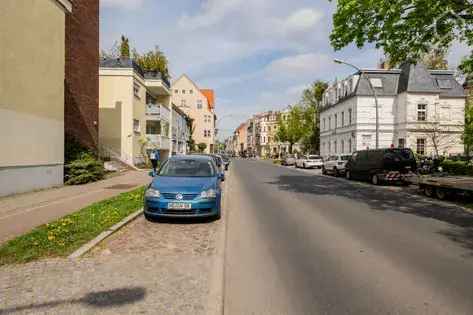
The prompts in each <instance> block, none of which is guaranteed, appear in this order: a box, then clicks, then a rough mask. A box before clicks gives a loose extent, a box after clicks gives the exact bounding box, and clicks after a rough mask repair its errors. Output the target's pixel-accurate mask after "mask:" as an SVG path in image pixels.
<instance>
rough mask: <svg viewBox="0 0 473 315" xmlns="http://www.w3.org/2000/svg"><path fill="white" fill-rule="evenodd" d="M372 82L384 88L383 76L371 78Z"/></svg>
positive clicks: (375, 85) (375, 86)
mask: <svg viewBox="0 0 473 315" xmlns="http://www.w3.org/2000/svg"><path fill="white" fill-rule="evenodd" d="M370 82H371V85H372V86H373V87H374V88H382V87H383V80H382V79H381V78H371V79H370Z"/></svg>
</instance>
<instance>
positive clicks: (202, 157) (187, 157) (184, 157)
mask: <svg viewBox="0 0 473 315" xmlns="http://www.w3.org/2000/svg"><path fill="white" fill-rule="evenodd" d="M169 160H203V161H212V157H211V156H208V155H197V154H195V155H194V154H192V155H174V156H171V157H170V158H169Z"/></svg>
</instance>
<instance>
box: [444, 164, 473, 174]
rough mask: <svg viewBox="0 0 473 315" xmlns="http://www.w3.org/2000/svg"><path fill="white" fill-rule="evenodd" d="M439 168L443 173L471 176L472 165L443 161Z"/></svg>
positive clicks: (472, 171) (472, 172)
mask: <svg viewBox="0 0 473 315" xmlns="http://www.w3.org/2000/svg"><path fill="white" fill-rule="evenodd" d="M440 166H442V168H443V170H444V171H445V172H447V173H449V174H452V175H468V176H473V164H470V163H467V162H462V161H452V160H444V161H443V162H442V163H441V164H440Z"/></svg>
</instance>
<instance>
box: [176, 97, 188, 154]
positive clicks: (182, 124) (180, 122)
mask: <svg viewBox="0 0 473 315" xmlns="http://www.w3.org/2000/svg"><path fill="white" fill-rule="evenodd" d="M188 120H189V117H188V116H187V115H186V114H185V113H184V112H183V111H182V110H180V109H179V107H177V106H176V105H174V104H172V124H171V126H172V127H171V129H172V143H171V148H172V154H173V155H176V154H177V155H182V154H187V141H188V140H189V136H190V130H189V124H188Z"/></svg>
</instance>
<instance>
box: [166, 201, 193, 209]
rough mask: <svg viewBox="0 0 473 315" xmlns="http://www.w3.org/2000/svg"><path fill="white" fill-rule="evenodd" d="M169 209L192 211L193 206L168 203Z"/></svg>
mask: <svg viewBox="0 0 473 315" xmlns="http://www.w3.org/2000/svg"><path fill="white" fill-rule="evenodd" d="M168 209H173V210H190V209H192V204H190V203H175V202H172V203H168Z"/></svg>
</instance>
